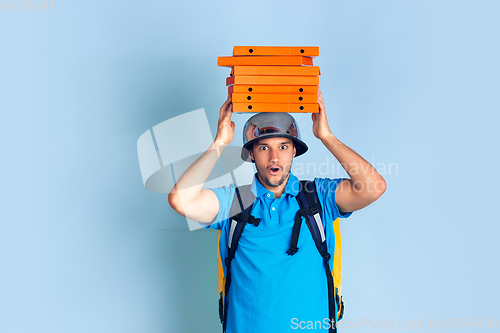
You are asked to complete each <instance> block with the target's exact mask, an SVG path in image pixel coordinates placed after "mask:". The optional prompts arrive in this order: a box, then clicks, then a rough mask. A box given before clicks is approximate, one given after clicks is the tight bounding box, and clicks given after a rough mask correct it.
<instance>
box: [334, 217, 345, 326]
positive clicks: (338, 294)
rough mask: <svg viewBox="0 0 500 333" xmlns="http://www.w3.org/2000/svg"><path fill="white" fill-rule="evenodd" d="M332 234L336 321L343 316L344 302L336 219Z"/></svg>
mask: <svg viewBox="0 0 500 333" xmlns="http://www.w3.org/2000/svg"><path fill="white" fill-rule="evenodd" d="M333 233H334V234H335V252H334V256H333V269H332V275H333V283H334V285H335V299H336V301H337V306H338V311H337V318H338V320H340V319H342V317H343V316H344V302H343V300H342V237H341V235H340V222H339V218H338V217H337V218H336V219H335V221H333Z"/></svg>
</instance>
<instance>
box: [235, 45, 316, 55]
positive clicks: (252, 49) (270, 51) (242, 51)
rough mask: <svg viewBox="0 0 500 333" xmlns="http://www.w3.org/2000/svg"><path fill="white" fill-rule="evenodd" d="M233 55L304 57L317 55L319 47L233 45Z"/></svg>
mask: <svg viewBox="0 0 500 333" xmlns="http://www.w3.org/2000/svg"><path fill="white" fill-rule="evenodd" d="M233 55H234V56H248V55H254V56H270V55H273V56H284V55H299V56H306V57H311V58H314V57H317V56H319V47H317V46H235V47H234V48H233Z"/></svg>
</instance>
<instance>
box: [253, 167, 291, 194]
mask: <svg viewBox="0 0 500 333" xmlns="http://www.w3.org/2000/svg"><path fill="white" fill-rule="evenodd" d="M251 189H252V193H253V194H254V195H255V197H256V198H258V197H261V196H263V195H266V194H268V193H269V194H271V195H273V198H274V193H273V192H271V191H269V190H268V189H266V188H265V187H264V185H262V184H261V183H260V181H259V178H258V173H257V172H256V173H255V174H254V177H253V181H252V187H251ZM298 193H299V179H298V178H297V177H295V175H294V174H292V172H290V176H288V181H287V183H286V185H285V191H284V192H283V194H290V195H292V196H297V194H298Z"/></svg>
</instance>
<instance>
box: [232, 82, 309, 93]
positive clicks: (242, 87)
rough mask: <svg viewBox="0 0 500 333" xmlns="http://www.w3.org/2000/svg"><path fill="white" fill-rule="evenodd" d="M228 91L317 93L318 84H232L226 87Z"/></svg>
mask: <svg viewBox="0 0 500 333" xmlns="http://www.w3.org/2000/svg"><path fill="white" fill-rule="evenodd" d="M227 91H228V92H230V93H245V94H248V93H250V94H316V95H317V94H318V86H289V85H284V86H266V85H262V86H261V85H248V84H234V85H232V86H228V87H227Z"/></svg>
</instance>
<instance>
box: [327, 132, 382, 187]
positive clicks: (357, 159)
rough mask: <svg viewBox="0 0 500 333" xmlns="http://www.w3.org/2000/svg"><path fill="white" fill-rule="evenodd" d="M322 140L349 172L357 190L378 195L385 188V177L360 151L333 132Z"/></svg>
mask: <svg viewBox="0 0 500 333" xmlns="http://www.w3.org/2000/svg"><path fill="white" fill-rule="evenodd" d="M321 141H322V142H323V144H324V145H325V146H326V148H327V149H328V150H329V151H330V152H331V153H332V154H333V156H335V158H336V159H337V160H338V161H339V163H340V165H342V167H343V168H344V170H345V171H346V172H347V174H348V175H349V177H350V178H351V180H352V182H353V186H354V187H355V190H356V191H358V192H360V193H363V194H366V195H371V194H374V195H376V194H377V193H379V192H383V191H384V190H385V185H386V184H385V180H384V178H383V177H382V176H381V175H380V174H379V173H378V171H377V170H376V169H375V168H374V167H373V166H372V165H371V164H370V163H368V162H367V161H366V160H365V159H364V158H363V157H361V156H360V155H359V154H358V153H356V152H355V151H354V150H352V149H351V148H349V147H348V146H346V145H345V144H344V143H342V142H341V141H340V140H339V139H337V138H336V137H335V136H334V135H333V134H329V135H328V136H326V137H325V138H323V139H321Z"/></svg>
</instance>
